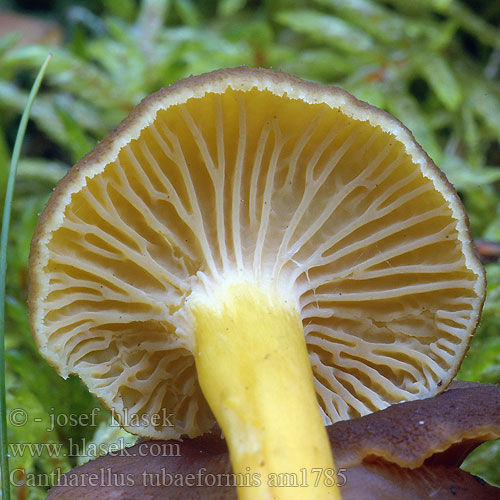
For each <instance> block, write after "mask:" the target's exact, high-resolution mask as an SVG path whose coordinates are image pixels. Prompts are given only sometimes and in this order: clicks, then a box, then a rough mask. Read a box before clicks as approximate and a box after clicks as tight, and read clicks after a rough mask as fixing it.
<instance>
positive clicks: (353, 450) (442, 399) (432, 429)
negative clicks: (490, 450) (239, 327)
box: [47, 384, 500, 500]
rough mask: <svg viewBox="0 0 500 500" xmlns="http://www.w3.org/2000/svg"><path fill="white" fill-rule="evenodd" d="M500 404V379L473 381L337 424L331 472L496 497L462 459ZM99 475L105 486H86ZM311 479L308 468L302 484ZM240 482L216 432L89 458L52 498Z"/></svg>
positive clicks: (376, 490)
mask: <svg viewBox="0 0 500 500" xmlns="http://www.w3.org/2000/svg"><path fill="white" fill-rule="evenodd" d="M498 408H500V387H498V386H489V385H486V384H471V385H470V386H466V387H460V386H456V388H455V387H453V388H452V389H450V390H447V391H446V392H444V393H443V394H440V395H438V396H435V397H432V398H428V399H423V400H420V401H411V402H406V403H401V404H397V405H393V406H391V407H389V408H387V409H385V410H381V411H378V412H375V413H372V414H370V415H367V416H364V417H359V418H355V419H353V420H350V421H348V422H338V423H336V424H333V425H330V426H328V427H327V430H328V435H329V438H330V443H331V446H332V449H333V450H334V455H335V457H334V458H335V464H336V471H335V474H334V475H332V476H331V477H332V478H333V479H335V480H337V481H338V483H339V485H341V491H342V498H343V500H422V499H424V498H439V499H441V500H442V499H445V498H450V499H452V498H453V499H454V500H477V499H481V500H496V499H498V498H499V497H500V488H496V487H494V486H491V485H488V484H487V483H485V482H484V481H483V480H481V479H479V478H476V477H474V476H472V475H471V474H469V473H467V472H465V471H463V470H460V469H459V467H460V465H461V463H462V461H463V459H464V458H465V457H466V456H467V454H468V453H470V452H471V451H472V450H473V449H474V448H475V447H476V446H477V445H479V444H481V443H483V442H486V441H488V440H493V439H500V413H499V412H498ZM318 474H319V473H316V474H315V475H314V474H309V480H310V481H313V480H314V479H315V478H316V477H317V476H318ZM93 477H94V478H99V479H98V481H97V482H99V487H93V488H89V487H88V483H89V480H90V478H93ZM305 479H307V477H306V476H305V475H301V476H299V477H298V478H297V483H298V484H300V482H301V481H304V480H305ZM282 480H283V481H285V480H287V481H289V482H290V481H292V480H293V478H292V476H286V477H285V476H284V477H283V478H282ZM94 481H95V480H94ZM235 482H236V478H235V476H234V475H233V474H232V473H231V466H230V462H229V456H228V452H227V447H226V445H225V441H224V440H223V439H221V438H220V437H219V434H218V433H212V434H207V435H204V436H201V437H199V438H194V439H187V440H185V441H183V442H182V443H179V444H177V443H176V442H174V441H146V442H140V443H138V444H136V445H134V446H133V447H131V448H129V449H127V450H124V451H123V452H120V453H119V454H115V455H114V456H113V455H106V456H103V457H101V458H98V459H96V460H92V461H90V462H87V463H86V464H85V465H83V466H80V467H77V468H76V469H74V470H72V471H70V472H69V473H67V474H65V475H62V476H60V477H59V484H58V485H56V486H55V487H54V488H53V489H52V490H51V491H50V492H49V496H48V498H47V500H66V499H70V498H80V497H83V496H85V498H86V499H87V500H108V499H110V500H111V499H113V498H121V497H120V495H122V494H123V495H127V497H128V498H148V499H151V500H153V499H160V498H166V497H168V498H169V499H170V500H176V499H179V500H180V499H184V498H192V499H200V500H201V499H203V500H214V499H218V500H233V499H235V498H236V491H235V488H234V484H235Z"/></svg>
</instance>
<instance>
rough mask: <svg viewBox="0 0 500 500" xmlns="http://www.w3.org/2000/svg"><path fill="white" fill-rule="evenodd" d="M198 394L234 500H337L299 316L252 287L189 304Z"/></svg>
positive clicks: (233, 288)
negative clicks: (227, 465)
mask: <svg viewBox="0 0 500 500" xmlns="http://www.w3.org/2000/svg"><path fill="white" fill-rule="evenodd" d="M192 312H193V315H194V318H195V331H196V347H195V359H196V367H197V371H198V377H199V381H200V385H201V388H202V390H203V393H204V395H205V397H206V399H207V401H208V403H209V405H210V407H211V408H212V411H213V412H214V415H215V417H216V419H217V421H218V423H219V425H220V426H221V428H222V430H223V431H224V434H225V436H226V440H227V442H228V447H229V451H230V455H231V462H232V466H233V472H234V473H235V474H236V478H237V480H238V484H239V487H238V498H239V499H240V500H245V499H248V500H250V499H251V500H261V499H266V500H267V499H283V500H284V499H286V500H294V499H297V500H299V499H300V500H309V499H310V500H323V499H329V500H340V493H339V490H338V488H337V486H336V484H335V482H336V475H335V471H334V465H333V458H332V454H331V449H330V443H329V440H328V437H327V433H326V430H325V428H324V425H323V422H322V418H321V413H320V411H319V406H318V402H317V399H316V393H315V390H314V384H313V376H312V371H311V366H310V363H309V358H308V354H307V348H306V343H305V339H304V332H303V328H302V322H301V320H300V316H299V314H298V312H297V311H296V308H295V307H294V305H293V304H286V303H284V302H282V301H280V300H279V299H278V297H277V296H274V297H273V296H272V295H270V294H269V293H265V292H263V291H261V290H260V289H258V288H257V287H255V286H254V285H251V284H245V285H231V286H228V287H226V288H225V289H224V291H223V292H221V293H220V294H217V295H216V296H214V297H211V298H210V299H209V300H207V301H197V302H196V301H195V302H194V303H193V304H192Z"/></svg>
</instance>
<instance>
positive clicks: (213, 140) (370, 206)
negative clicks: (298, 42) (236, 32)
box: [29, 68, 485, 500]
mask: <svg viewBox="0 0 500 500" xmlns="http://www.w3.org/2000/svg"><path fill="white" fill-rule="evenodd" d="M30 277H31V289H30V296H29V305H30V319H31V325H32V328H33V331H34V335H35V339H36V342H37V344H38V346H39V348H40V351H41V353H42V354H43V355H44V356H45V358H46V359H47V360H48V361H49V362H50V363H51V364H53V365H54V366H55V367H56V369H57V370H58V371H59V373H60V374H61V375H62V376H64V377H67V376H68V375H69V374H71V373H75V374H78V375H79V376H80V377H81V378H82V379H83V380H84V382H85V383H86V384H87V385H88V387H89V389H90V390H91V391H92V392H93V393H94V394H96V395H97V397H98V398H99V399H100V400H101V401H102V402H103V403H104V404H105V405H106V406H108V407H109V408H111V409H112V410H113V412H114V414H115V415H116V416H117V417H118V419H119V420H120V422H121V424H122V425H123V426H124V427H125V428H126V429H127V430H129V431H131V432H133V433H136V434H138V435H141V436H147V437H152V438H163V439H170V438H178V437H180V436H182V435H188V436H190V437H193V436H197V435H200V434H202V433H204V432H207V431H208V430H209V429H210V428H211V427H212V426H213V424H214V416H215V419H216V420H217V422H218V423H219V425H220V426H221V428H222V429H223V431H224V434H225V437H226V439H227V442H228V447H229V450H230V455H231V461H232V466H233V470H234V472H235V473H236V474H241V475H242V476H243V475H245V474H252V475H253V474H255V477H259V478H260V480H259V481H258V483H259V485H257V484H256V485H255V487H241V488H239V492H238V494H239V498H240V499H245V498H249V499H250V498H251V499H264V498H275V499H285V498H286V499H287V500H291V499H294V498H298V499H299V498H300V499H302V500H305V499H314V500H321V499H326V498H331V499H335V498H340V494H339V492H338V489H337V488H336V486H335V485H334V484H331V482H328V481H320V482H319V483H318V484H317V485H316V486H314V485H309V487H308V488H276V487H273V486H270V485H269V481H268V480H269V478H270V477H271V476H270V475H271V474H280V473H286V474H299V473H301V471H302V470H306V471H311V470H312V469H321V470H324V471H326V470H329V469H332V468H333V467H334V464H333V460H332V454H331V450H330V445H329V442H328V438H327V434H326V431H325V428H324V423H331V422H336V421H339V420H342V419H348V418H352V417H357V416H360V415H365V414H367V413H370V412H372V411H375V410H379V409H383V408H386V407H387V406H389V405H390V404H392V403H395V402H400V401H406V400H412V399H417V398H423V397H427V396H431V395H434V394H436V393H438V392H440V391H442V390H444V389H445V388H446V387H447V385H448V384H449V383H450V381H451V379H452V378H453V376H454V375H455V373H456V371H457V369H458V366H459V364H460V361H461V360H462V358H463V356H464V354H465V351H466V349H467V345H468V342H469V339H470V337H471V335H472V333H473V332H474V330H475V328H476V326H477V323H478V321H479V316H480V310H481V307H482V303H483V300H484V292H485V281H484V272H483V269H482V266H481V265H480V263H479V261H478V260H477V258H476V256H475V254H474V251H473V249H472V246H471V240H470V235H469V231H468V227H467V219H466V215H465V213H464V210H463V207H462V205H461V203H460V201H459V198H458V196H457V195H456V193H455V191H454V190H453V188H452V187H451V185H450V184H449V183H448V182H447V180H446V179H445V177H444V175H443V174H442V173H441V172H440V171H439V170H438V169H437V167H436V166H435V165H434V164H433V163H432V161H431V160H430V159H429V158H428V156H427V155H426V154H425V153H424V152H423V151H422V149H421V148H420V147H419V146H418V144H417V143H416V142H415V140H414V139H413V137H412V135H411V133H410V132H409V131H408V130H407V129H406V128H405V127H404V126H403V125H402V124H401V123H400V122H399V121H397V120H396V119H394V118H393V117H391V116H390V115H388V114H386V113H384V112H383V111H380V110H378V109H376V108H373V107H372V106H369V105H367V104H365V103H362V102H360V101H358V100H356V99H355V98H353V97H352V96H350V95H349V94H347V93H346V92H344V91H342V90H340V89H337V88H333V87H328V86H322V85H318V84H313V83H309V82H305V81H303V80H300V79H298V78H295V77H292V76H290V75H286V74H284V73H280V72H276V71H271V70H263V69H248V68H236V69H230V70H221V71H216V72H213V73H210V74H207V75H203V76H200V77H192V78H188V79H186V80H183V81H181V82H178V83H176V84H174V85H172V86H171V87H168V88H166V89H163V90H161V91H159V92H158V93H156V94H153V95H151V96H149V97H148V98H146V99H145V100H144V101H143V102H142V103H141V104H140V105H139V106H138V107H137V108H136V109H135V110H134V111H133V112H132V114H131V115H130V116H129V117H128V118H127V119H126V120H125V121H124V122H123V123H122V124H121V125H120V126H119V127H118V128H117V129H116V130H115V131H114V133H113V134H111V135H110V136H109V137H108V138H106V139H105V140H104V141H103V142H102V143H100V144H99V145H98V146H97V147H96V149H95V150H94V151H92V152H91V153H90V154H89V155H87V156H86V157H85V158H83V159H82V160H81V161H80V162H79V163H78V164H77V165H75V166H74V167H73V168H72V169H71V170H70V172H69V173H68V174H67V176H66V177H65V178H64V179H63V180H62V181H61V182H60V184H59V185H58V187H57V189H56V191H55V192H54V194H53V196H52V197H51V199H50V201H49V203H48V205H47V207H46V209H45V211H44V212H43V215H42V216H41V219H40V222H39V225H38V228H37V231H36V234H35V236H34V239H33V244H32V253H31V260H30ZM161 416H163V417H166V420H165V418H163V419H162V418H161Z"/></svg>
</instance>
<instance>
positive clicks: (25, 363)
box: [0, 0, 500, 500]
mask: <svg viewBox="0 0 500 500" xmlns="http://www.w3.org/2000/svg"><path fill="white" fill-rule="evenodd" d="M2 5H4V6H5V7H3V8H4V9H8V10H9V13H7V12H6V11H5V10H4V11H2V10H0V192H1V193H2V198H3V193H4V188H5V185H6V180H7V173H8V165H9V161H10V154H11V150H12V147H13V143H14V138H15V134H16V130H17V125H18V122H19V118H20V114H21V113H22V111H23V108H24V106H25V104H26V98H27V95H28V91H29V87H30V86H31V83H32V81H33V78H34V75H35V73H36V71H37V70H38V69H39V67H40V66H41V64H42V62H43V60H44V59H45V57H46V55H47V53H48V52H49V51H50V52H52V53H53V60H52V62H51V63H50V66H49V69H48V76H47V77H46V79H45V82H44V84H43V87H42V89H41V92H40V95H39V97H38V98H37V100H36V102H35V104H34V107H33V111H32V121H31V124H30V126H29V128H28V133H27V136H26V140H25V145H24V149H23V157H22V161H21V163H20V166H19V173H18V181H17V184H16V193H15V202H14V206H13V221H12V226H11V237H10V248H9V254H8V266H9V267H8V276H7V280H8V281H7V330H6V348H7V354H6V356H7V374H6V376H7V388H8V393H7V402H8V406H9V408H10V409H11V410H12V409H17V408H21V409H24V410H25V411H26V412H27V414H28V415H29V419H28V423H26V425H17V426H16V425H11V426H10V428H9V439H10V441H11V442H12V443H53V445H54V447H53V448H49V449H47V448H43V449H42V448H40V449H38V450H37V449H31V450H29V449H27V450H21V449H17V450H16V449H12V450H11V469H21V468H23V469H24V470H25V471H26V474H27V475H26V477H25V479H26V478H27V477H28V476H29V474H30V473H34V472H37V473H47V474H50V473H51V472H53V471H57V470H60V471H61V472H64V471H66V470H68V469H70V468H71V467H73V466H75V465H77V464H79V463H82V462H83V461H85V460H86V456H85V449H84V444H85V445H87V448H88V449H87V451H88V455H90V456H95V452H96V451H95V449H92V448H91V446H92V445H96V446H99V450H100V451H105V450H106V447H107V445H108V444H109V443H110V442H112V441H113V440H115V441H118V442H120V443H121V444H124V443H130V442H133V441H134V440H135V438H134V437H132V436H130V435H129V434H127V433H126V432H124V431H121V430H120V429H118V428H117V427H111V426H110V425H109V422H110V419H109V416H108V413H107V412H106V410H104V409H101V410H100V411H99V414H98V419H97V421H96V424H98V425H96V426H75V425H72V423H71V422H67V421H64V419H59V420H60V421H59V422H56V424H57V425H55V427H54V429H53V430H50V429H51V425H50V424H51V423H52V422H51V421H52V419H53V416H54V415H56V416H57V415H64V414H66V415H67V414H71V413H73V414H75V415H78V414H90V413H91V411H92V409H93V408H95V407H99V403H98V402H97V401H96V400H95V399H94V398H93V397H92V396H90V395H89V394H88V392H87V390H86V389H85V388H84V387H83V386H82V384H81V383H80V381H79V380H78V379H76V378H72V379H69V380H67V381H64V380H62V379H61V378H59V376H58V375H57V374H56V372H55V371H54V370H53V369H52V368H51V367H49V366H48V365H47V364H46V363H45V361H43V360H42V359H41V358H40V356H39V355H38V352H37V350H36V347H35V345H34V343H33V340H32V337H31V333H30V330H29V325H28V321H27V312H26V293H27V261H28V254H29V245H30V240H31V237H32V233H33V230H34V227H35V224H36V222H37V218H38V217H37V214H38V213H39V212H40V211H41V210H42V209H43V206H44V204H45V203H46V201H47V198H48V196H49V194H50V193H51V191H52V189H53V187H54V185H55V183H56V182H57V181H58V179H60V177H61V176H62V175H63V174H64V173H65V171H66V170H67V168H68V167H69V166H71V165H72V164H73V163H75V162H76V161H77V160H78V159H80V158H81V156H83V155H84V154H85V153H87V152H88V151H90V150H91V149H92V148H93V147H94V146H95V144H96V142H97V141H98V140H100V139H102V138H103V137H104V136H105V135H106V134H107V133H108V132H109V131H110V130H111V129H112V128H113V127H114V126H116V124H117V123H118V122H119V121H120V120H121V119H122V118H124V117H125V116H126V115H127V114H128V113H129V111H130V110H131V109H132V108H133V107H134V106H135V105H136V104H137V103H138V102H139V101H140V100H141V99H142V98H143V97H144V96H146V95H147V94H149V93H151V92H153V91H156V90H157V89H159V88H160V87H163V86H165V85H168V84H170V83H172V82H173V81H175V80H178V79H180V78H182V77H185V76H189V75H191V74H199V73H203V72H206V71H209V70H212V69H216V68H221V67H230V66H237V65H241V64H245V65H247V66H264V67H272V68H275V69H281V70H284V71H287V72H290V73H294V74H296V75H298V76H300V77H303V78H306V79H310V80H315V81H319V82H325V83H332V84H335V85H339V86H341V87H343V88H345V89H346V90H348V91H350V92H351V93H353V94H354V95H355V96H357V97H358V98H360V99H362V100H365V101H368V102H370V103H372V104H374V105H376V106H378V107H381V108H383V109H386V110H387V111H389V112H390V113H392V114H393V115H395V116H396V117H398V118H399V119H400V120H401V121H402V122H403V123H404V124H405V125H407V126H408V127H409V128H410V129H411V130H412V131H413V133H414V135H415V136H416V138H417V140H418V141H419V142H420V143H421V144H422V146H423V147H424V149H425V150H426V151H427V152H428V153H429V155H430V156H431V157H432V158H433V159H434V161H435V162H436V163H437V165H438V166H440V167H441V169H443V170H444V172H445V173H446V175H447V176H448V178H449V179H450V181H451V182H452V183H453V184H454V185H455V187H456V188H457V190H458V191H459V194H460V196H461V198H462V200H463V201H464V203H465V206H466V209H467V212H468V214H469V216H470V224H471V230H472V234H473V236H474V238H475V239H477V240H480V239H486V240H490V241H493V242H499V241H500V217H499V211H500V190H499V188H500V79H499V71H500V29H499V26H500V2H498V1H496V0H478V1H465V0H462V1H458V0H419V1H413V0H312V1H302V0H288V1H287V0H267V1H263V2H257V1H245V0H210V1H203V2H195V1H194V0H144V1H138V0H135V1H134V0H120V1H115V0H90V1H81V2H67V1H64V0H56V1H48V0H45V1H44V0H38V1H32V2H29V1H26V0H7V1H6V0H3V3H2ZM20 15H22V16H29V18H24V17H23V18H19V17H18V16H20ZM2 206H3V200H2ZM493 253H495V252H493ZM486 266H487V275H488V297H487V301H486V304H485V308H484V314H483V320H482V324H481V327H480V329H479V331H478V332H477V333H476V336H475V338H474V341H473V343H472V346H471V349H470V351H469V354H468V355H467V357H466V358H465V361H464V363H463V365H462V368H461V371H460V373H459V378H460V379H463V380H473V381H480V382H488V383H496V384H498V383H500V334H499V332H500V304H499V298H500V264H499V263H498V262H497V260H496V259H495V256H494V255H493V256H491V258H490V259H489V262H488V263H487V265H486ZM35 419H36V420H38V421H35ZM14 423H15V422H14ZM72 446H73V448H72ZM76 448H78V450H79V452H78V453H75V450H76ZM71 450H73V452H70V453H68V451H71ZM68 454H69V455H72V456H66V455H68ZM75 455H80V456H75ZM464 467H465V468H466V469H467V470H470V471H472V472H474V473H475V474H478V475H480V476H482V477H484V478H485V479H486V480H488V481H489V482H492V483H496V484H499V485H500V441H497V442H493V443H489V444H486V445H483V446H482V447H480V448H479V449H478V450H476V452H474V454H473V455H471V456H470V457H469V459H468V460H467V462H466V464H465V466H464ZM16 474H17V473H16ZM16 477H19V482H20V483H22V482H24V481H23V477H22V474H21V472H18V476H16ZM52 478H53V479H54V478H55V479H57V477H56V476H55V475H54V474H52ZM49 482H50V481H49ZM48 486H50V484H31V485H30V484H29V482H28V483H27V484H25V485H24V486H20V487H15V488H13V498H16V499H20V500H21V499H22V500H35V499H42V498H45V495H46V490H47V487H48Z"/></svg>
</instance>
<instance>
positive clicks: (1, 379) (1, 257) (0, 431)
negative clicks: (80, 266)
mask: <svg viewBox="0 0 500 500" xmlns="http://www.w3.org/2000/svg"><path fill="white" fill-rule="evenodd" d="M51 57H52V55H51V54H48V55H47V58H46V59H45V61H44V63H43V64H42V67H41V68H40V71H39V72H38V75H37V77H36V79H35V82H34V83H33V87H32V88H31V92H30V94H29V97H28V102H27V103H26V107H25V108H24V111H23V115H22V117H21V121H20V122H19V128H18V130H17V136H16V142H15V143H14V150H13V152H12V158H11V162H10V169H9V178H8V180H7V189H6V192H5V201H4V209H3V218H2V232H1V235H0V469H1V473H2V498H3V500H10V474H9V454H8V453H9V445H8V437H7V406H6V405H7V398H6V388H5V286H6V283H5V278H6V273H7V243H8V238H9V226H10V214H11V209H12V198H13V196H14V184H15V180H16V172H17V165H18V163H19V156H20V154H21V147H22V145H23V140H24V134H25V133H26V126H27V124H28V119H29V115H30V112H31V107H32V106H33V102H34V100H35V97H36V95H37V93H38V89H39V88H40V84H41V83H42V80H43V77H44V75H45V71H46V69H47V66H48V64H49V61H50V58H51Z"/></svg>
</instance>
